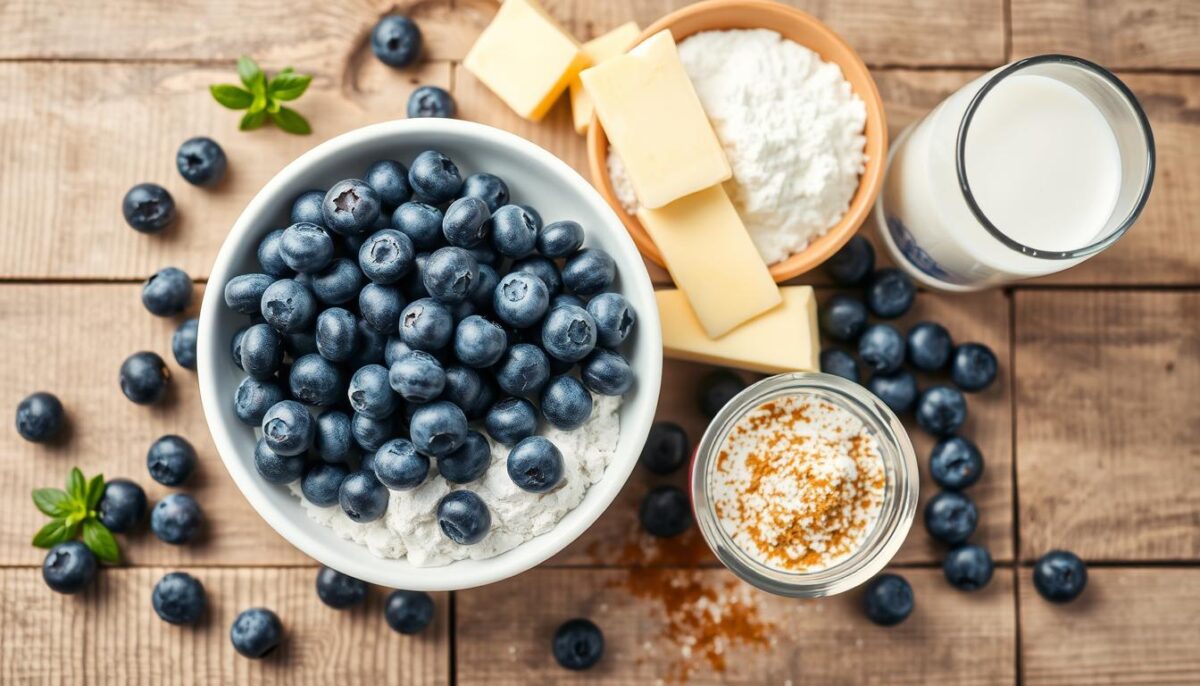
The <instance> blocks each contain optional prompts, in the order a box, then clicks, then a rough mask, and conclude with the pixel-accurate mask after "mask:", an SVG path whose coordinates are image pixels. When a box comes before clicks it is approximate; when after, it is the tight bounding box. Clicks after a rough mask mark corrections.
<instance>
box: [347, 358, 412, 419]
mask: <svg viewBox="0 0 1200 686" xmlns="http://www.w3.org/2000/svg"><path fill="white" fill-rule="evenodd" d="M347 396H348V397H349V398H350V407H352V408H354V411H355V412H357V413H358V414H361V415H364V416H367V417H371V418H373V419H383V418H384V417H387V416H389V415H391V414H392V412H394V411H395V410H396V406H397V405H399V402H397V398H396V394H395V393H393V392H392V387H391V385H390V384H389V383H388V370H387V367H384V366H383V365H380V364H369V365H366V366H365V367H360V368H359V369H358V371H356V372H354V376H352V377H351V378H350V388H349V389H348V391H347Z"/></svg>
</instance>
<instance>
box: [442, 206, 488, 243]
mask: <svg viewBox="0 0 1200 686" xmlns="http://www.w3.org/2000/svg"><path fill="white" fill-rule="evenodd" d="M490 218H491V211H490V210H488V206H487V203H486V202H484V201H483V200H481V199H479V198H476V197H473V196H465V197H462V198H459V199H458V200H455V201H454V202H452V203H450V207H447V208H446V215H445V217H444V218H443V219H442V235H443V236H445V239H446V242H447V243H449V244H450V245H454V246H458V247H460V248H473V247H475V246H477V245H479V244H480V243H482V242H483V239H484V238H486V237H487V234H488V230H489V228H490V224H489V222H488V220H489V219H490Z"/></svg>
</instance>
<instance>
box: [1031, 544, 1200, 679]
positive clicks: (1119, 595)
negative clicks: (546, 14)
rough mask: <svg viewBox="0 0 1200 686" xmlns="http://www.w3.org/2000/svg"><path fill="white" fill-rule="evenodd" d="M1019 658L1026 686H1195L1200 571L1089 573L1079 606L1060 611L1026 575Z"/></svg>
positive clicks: (1199, 667) (1198, 667)
mask: <svg viewBox="0 0 1200 686" xmlns="http://www.w3.org/2000/svg"><path fill="white" fill-rule="evenodd" d="M1020 586H1021V588H1020V594H1019V595H1020V599H1021V600H1020V602H1021V656H1022V664H1023V670H1022V672H1023V676H1024V682H1025V683H1026V684H1029V686H1050V685H1053V686H1069V685H1072V684H1089V685H1092V684H1113V685H1117V684H1121V685H1124V684H1194V683H1196V675H1197V674H1200V653H1197V652H1196V639H1197V637H1200V629H1197V625H1196V608H1197V607H1200V570H1198V569H1194V568H1193V569H1182V568H1177V567H1155V568H1132V569H1096V568H1092V569H1089V570H1088V586H1087V589H1086V590H1085V591H1084V593H1083V595H1082V596H1080V597H1079V599H1078V600H1076V601H1075V602H1073V603H1071V604H1069V605H1056V604H1054V603H1050V602H1047V601H1045V600H1044V599H1042V597H1041V596H1039V595H1038V594H1037V591H1036V590H1035V589H1034V587H1033V581H1032V571H1031V570H1029V569H1022V570H1021V579H1020Z"/></svg>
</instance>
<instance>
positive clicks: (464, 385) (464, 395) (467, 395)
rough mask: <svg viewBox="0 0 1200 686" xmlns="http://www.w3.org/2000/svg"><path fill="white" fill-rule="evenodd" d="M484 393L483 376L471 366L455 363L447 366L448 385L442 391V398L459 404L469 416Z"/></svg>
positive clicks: (469, 416) (468, 416)
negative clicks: (461, 365)
mask: <svg viewBox="0 0 1200 686" xmlns="http://www.w3.org/2000/svg"><path fill="white" fill-rule="evenodd" d="M483 395H484V382H483V377H481V376H480V375H479V372H477V371H475V370H474V369H471V368H470V367H460V366H458V365H453V366H450V367H446V387H445V389H444V390H443V391H442V399H443V400H447V401H449V402H452V403H454V404H455V405H458V406H459V408H461V409H462V411H463V413H464V414H466V415H467V418H468V419H470V418H471V412H469V411H468V410H474V409H475V408H476V407H477V406H478V405H479V403H480V397H481V396H483Z"/></svg>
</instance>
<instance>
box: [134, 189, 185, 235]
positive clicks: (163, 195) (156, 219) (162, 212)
mask: <svg viewBox="0 0 1200 686" xmlns="http://www.w3.org/2000/svg"><path fill="white" fill-rule="evenodd" d="M121 212H122V213H123V214H124V215H125V223H126V224H129V226H130V227H131V228H132V229H133V230H134V231H137V232H139V233H159V232H161V231H162V230H163V229H166V228H167V227H168V226H170V225H171V222H173V221H175V199H174V198H172V197H171V194H170V193H168V192H167V189H165V188H163V187H162V186H159V185H158V184H154V183H139V184H138V185H136V186H134V187H133V188H130V189H129V192H127V193H126V194H125V198H124V199H123V200H122V201H121Z"/></svg>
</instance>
